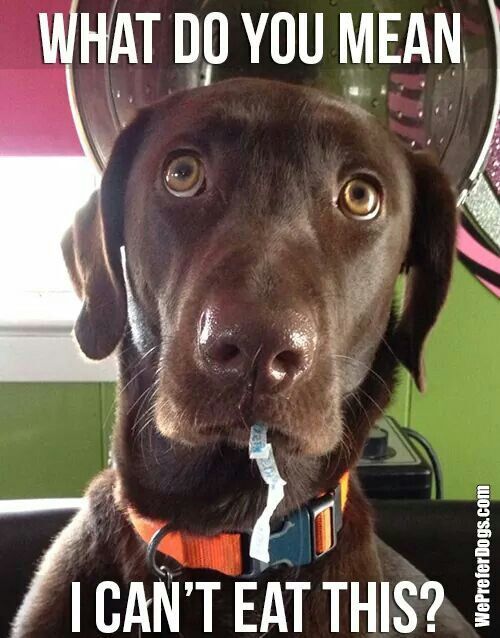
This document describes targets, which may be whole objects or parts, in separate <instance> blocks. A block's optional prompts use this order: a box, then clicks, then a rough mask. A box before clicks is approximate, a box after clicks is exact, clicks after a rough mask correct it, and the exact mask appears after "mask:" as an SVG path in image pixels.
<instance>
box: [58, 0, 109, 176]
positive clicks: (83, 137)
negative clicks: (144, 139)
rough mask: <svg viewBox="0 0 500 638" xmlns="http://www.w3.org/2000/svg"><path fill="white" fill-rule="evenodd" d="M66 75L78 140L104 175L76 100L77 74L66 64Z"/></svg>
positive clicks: (74, 10)
mask: <svg viewBox="0 0 500 638" xmlns="http://www.w3.org/2000/svg"><path fill="white" fill-rule="evenodd" d="M79 2H80V0H71V6H70V9H69V12H70V14H71V13H78V4H79ZM65 74H66V87H67V91H68V98H69V105H70V108H71V114H72V116H73V121H74V123H75V128H76V132H77V135H78V139H79V140H80V144H81V145H82V148H83V151H84V153H85V155H86V156H87V157H88V158H90V159H91V161H92V163H93V164H94V168H95V169H96V170H97V172H98V173H102V172H103V170H104V166H103V165H102V164H101V162H100V161H99V158H98V154H97V153H95V152H94V149H93V148H92V144H91V141H90V137H89V134H88V133H87V130H86V128H85V124H84V122H83V118H82V116H81V114H80V111H79V109H78V101H77V99H76V87H75V74H74V73H73V65H72V64H66V69H65Z"/></svg>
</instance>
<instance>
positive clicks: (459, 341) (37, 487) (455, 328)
mask: <svg viewBox="0 0 500 638" xmlns="http://www.w3.org/2000/svg"><path fill="white" fill-rule="evenodd" d="M426 367H427V387H428V390H427V392H426V393H425V394H424V395H419V393H418V392H417V391H416V390H415V388H414V387H413V386H412V385H411V384H410V382H409V380H408V375H406V374H404V375H402V381H401V385H400V387H399V391H398V393H397V396H396V397H395V401H394V403H393V407H392V409H391V410H389V412H390V413H391V414H393V415H394V416H395V417H396V418H397V419H398V420H399V421H400V422H401V423H402V424H405V425H410V426H411V427H413V428H415V429H417V430H419V431H420V432H422V433H423V434H425V435H426V436H427V437H428V438H429V439H430V441H431V443H432V444H433V445H434V447H435V449H436V451H437V452H438V454H439V457H440V459H441V462H442V465H443V471H444V478H445V496H446V497H447V498H459V499H472V498H474V495H475V486H476V484H478V483H489V484H491V486H492V493H493V496H494V497H495V496H496V495H497V494H500V470H499V469H498V468H499V459H500V303H499V302H498V301H497V300H496V299H495V298H494V297H493V295H491V294H490V293H488V292H487V291H486V290H485V289H484V288H483V287H482V286H481V285H480V284H479V283H478V282H477V281H476V280H475V279H474V278H473V277H472V276H471V275H470V274H469V273H468V272H467V271H466V270H465V269H464V268H463V266H461V265H460V264H458V265H457V268H456V270H455V276H454V282H453V286H452V290H451V294H450V298H449V300H448V304H447V306H446V309H445V311H444V312H443V314H442V317H441V320H440V322H439V325H438V326H437V327H436V329H435V331H434V333H433V334H432V336H431V339H430V340H429V343H428V347H427V355H426ZM113 414H114V388H113V384H97V383H96V384H93V383H90V384H74V383H68V384H51V383H47V384H14V383H11V384H2V385H0V498H25V497H42V496H46V497H49V496H78V495H79V494H80V493H81V492H82V490H83V489H84V487H85V485H86V484H87V482H88V481H89V479H90V478H91V477H92V476H93V475H94V474H95V473H96V472H97V471H98V470H99V469H100V468H101V467H104V466H105V464H106V460H107V454H108V441H109V433H110V429H111V426H112V423H113Z"/></svg>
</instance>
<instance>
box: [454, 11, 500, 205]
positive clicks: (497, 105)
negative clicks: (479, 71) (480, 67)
mask: <svg viewBox="0 0 500 638" xmlns="http://www.w3.org/2000/svg"><path fill="white" fill-rule="evenodd" d="M486 3H487V5H488V9H489V12H490V19H491V24H492V26H493V37H494V39H495V52H496V67H497V68H496V74H495V75H496V86H495V99H494V101H493V106H492V111H491V114H490V126H489V129H488V132H487V133H486V136H485V138H484V142H483V147H482V149H481V151H480V152H479V155H478V158H477V160H476V163H475V164H474V166H473V168H472V170H471V172H470V175H469V183H468V185H467V186H465V187H464V188H463V189H462V191H461V193H460V194H459V197H458V205H459V206H460V205H461V204H463V203H464V201H465V199H466V198H467V195H468V194H469V192H470V190H471V188H472V187H473V186H474V185H475V183H476V181H477V180H478V178H479V177H480V175H481V174H482V172H483V170H484V168H485V166H486V162H487V160H488V155H489V152H490V148H491V143H492V141H493V136H494V135H495V128H496V125H497V120H498V115H499V110H500V64H499V56H500V29H499V24H498V19H497V8H496V5H495V3H494V0H486Z"/></svg>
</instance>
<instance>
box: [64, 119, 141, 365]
mask: <svg viewBox="0 0 500 638" xmlns="http://www.w3.org/2000/svg"><path fill="white" fill-rule="evenodd" d="M147 122H148V112H147V111H142V112H141V113H140V114H139V115H138V117H137V118H136V119H135V120H134V121H133V123H132V124H131V125H130V126H129V127H127V128H126V129H125V130H124V131H122V133H121V134H120V135H119V137H118V139H117V140H116V142H115V145H114V147H113V151H112V153H111V157H110V159H109V162H108V164H107V167H106V170H105V172H104V175H103V178H102V183H101V188H100V191H99V192H97V193H94V194H93V195H92V197H91V198H90V200H89V202H88V203H87V204H86V206H84V207H83V208H82V209H81V210H80V211H79V212H78V213H77V215H76V218H75V221H74V223H73V226H72V227H71V228H69V230H68V231H67V232H66V234H65V235H64V238H63V240H62V251H63V256H64V261H65V262H66V267H67V268H68V271H69V274H70V276H71V280H72V282H73V285H74V287H75V290H76V292H77V294H78V296H79V297H80V299H81V300H82V301H83V307H82V310H81V312H80V315H79V317H78V319H77V321H76V324H75V336H76V339H77V341H78V343H79V345H80V348H81V349H82V351H83V353H84V354H85V355H86V356H87V357H89V358H90V359H104V358H105V357H107V356H109V355H110V354H111V353H112V352H113V350H114V349H115V348H116V346H117V345H118V343H119V342H120V340H121V338H122V336H123V332H124V330H125V323H126V319H127V298H126V291H125V282H124V276H123V269H122V262H121V253H120V248H121V246H122V245H123V209H124V199H125V190H126V184H127V180H128V176H129V172H130V167H131V165H132V161H133V158H134V156H135V153H136V151H137V149H138V147H139V145H140V144H141V141H142V139H143V137H144V130H145V127H146V126H147Z"/></svg>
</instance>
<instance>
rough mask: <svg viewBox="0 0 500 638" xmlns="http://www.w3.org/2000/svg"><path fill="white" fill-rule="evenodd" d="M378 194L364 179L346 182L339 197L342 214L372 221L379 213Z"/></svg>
mask: <svg viewBox="0 0 500 638" xmlns="http://www.w3.org/2000/svg"><path fill="white" fill-rule="evenodd" d="M380 199H381V198H380V193H379V191H378V190H377V189H376V188H375V186H374V185H373V184H371V183H370V182H368V181H366V180H365V179H361V178H355V179H352V180H351V181H349V182H347V184H346V185H345V186H344V187H343V188H342V191H341V192H340V196H339V200H338V203H339V207H340V209H341V210H342V212H343V213H344V214H346V215H349V216H351V217H355V218H357V219H373V218H374V217H376V216H377V215H378V214H379V212H380Z"/></svg>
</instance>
